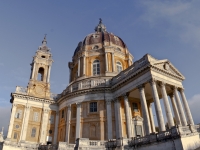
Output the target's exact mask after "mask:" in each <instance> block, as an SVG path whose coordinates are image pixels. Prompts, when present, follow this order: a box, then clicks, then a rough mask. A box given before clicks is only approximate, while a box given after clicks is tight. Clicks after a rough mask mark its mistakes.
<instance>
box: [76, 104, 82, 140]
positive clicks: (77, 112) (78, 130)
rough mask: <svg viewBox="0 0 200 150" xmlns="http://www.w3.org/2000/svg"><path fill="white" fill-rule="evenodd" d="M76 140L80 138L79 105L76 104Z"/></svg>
mask: <svg viewBox="0 0 200 150" xmlns="http://www.w3.org/2000/svg"><path fill="white" fill-rule="evenodd" d="M76 107H77V108H76V139H77V138H80V134H81V103H77V104H76Z"/></svg>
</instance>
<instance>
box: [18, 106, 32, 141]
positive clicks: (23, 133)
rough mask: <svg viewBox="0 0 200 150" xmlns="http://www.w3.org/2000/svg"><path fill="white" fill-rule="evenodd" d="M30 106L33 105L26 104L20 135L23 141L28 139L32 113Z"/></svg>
mask: <svg viewBox="0 0 200 150" xmlns="http://www.w3.org/2000/svg"><path fill="white" fill-rule="evenodd" d="M30 108H31V107H30V106H29V105H28V104H27V105H26V106H25V110H24V117H23V123H22V130H21V136H20V141H21V142H24V141H25V140H26V135H27V128H28V120H29V115H30Z"/></svg>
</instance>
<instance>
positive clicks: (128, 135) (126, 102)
mask: <svg viewBox="0 0 200 150" xmlns="http://www.w3.org/2000/svg"><path fill="white" fill-rule="evenodd" d="M124 106H125V117H126V128H127V137H128V138H130V137H132V131H131V118H132V117H130V111H129V109H130V107H129V101H128V96H127V95H126V94H125V95H124Z"/></svg>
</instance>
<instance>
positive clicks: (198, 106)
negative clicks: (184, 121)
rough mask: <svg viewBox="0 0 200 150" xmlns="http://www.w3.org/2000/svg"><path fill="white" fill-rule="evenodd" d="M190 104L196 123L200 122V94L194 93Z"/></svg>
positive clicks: (189, 101)
mask: <svg viewBox="0 0 200 150" xmlns="http://www.w3.org/2000/svg"><path fill="white" fill-rule="evenodd" d="M188 104H189V106H190V111H191V113H192V117H193V119H194V122H195V124H197V123H200V117H199V114H200V94H196V95H194V96H193V97H192V98H190V99H189V100H188Z"/></svg>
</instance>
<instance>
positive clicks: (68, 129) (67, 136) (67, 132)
mask: <svg viewBox="0 0 200 150" xmlns="http://www.w3.org/2000/svg"><path fill="white" fill-rule="evenodd" d="M70 121H71V105H69V106H67V125H66V138H65V141H66V142H67V143H68V144H69V134H70Z"/></svg>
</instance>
